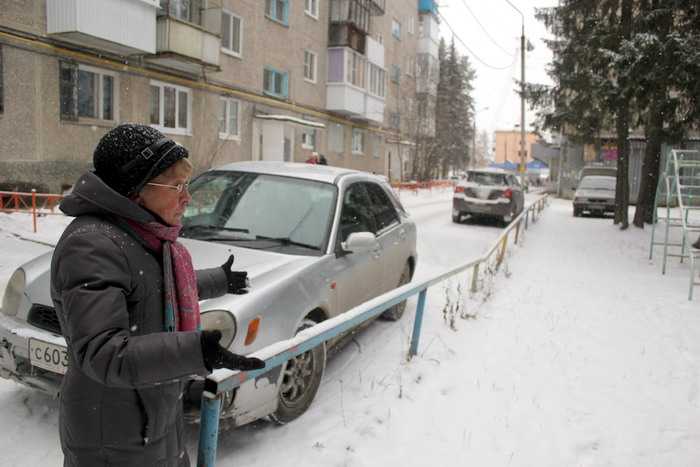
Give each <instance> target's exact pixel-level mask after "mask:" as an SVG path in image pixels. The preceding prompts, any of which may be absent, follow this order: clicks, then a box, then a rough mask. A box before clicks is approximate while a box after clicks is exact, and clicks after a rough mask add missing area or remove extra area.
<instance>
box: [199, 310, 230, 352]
mask: <svg viewBox="0 0 700 467" xmlns="http://www.w3.org/2000/svg"><path fill="white" fill-rule="evenodd" d="M201 320H202V329H206V330H208V331H213V330H215V329H216V330H219V331H221V341H220V343H221V345H222V346H223V347H228V346H229V345H231V342H233V338H234V337H236V319H235V318H234V317H233V315H232V314H231V313H230V312H229V311H227V310H211V311H205V312H203V313H202V315H201Z"/></svg>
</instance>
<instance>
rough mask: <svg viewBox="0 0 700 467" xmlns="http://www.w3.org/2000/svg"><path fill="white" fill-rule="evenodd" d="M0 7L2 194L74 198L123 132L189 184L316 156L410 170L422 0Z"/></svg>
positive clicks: (64, 0) (180, 0)
mask: <svg viewBox="0 0 700 467" xmlns="http://www.w3.org/2000/svg"><path fill="white" fill-rule="evenodd" d="M2 3H3V7H2V8H1V9H0V183H1V182H8V181H16V182H30V183H35V184H37V185H39V186H44V187H46V188H47V189H49V190H50V191H56V190H59V189H61V188H62V187H64V186H67V185H70V184H71V183H72V182H73V181H74V180H75V179H76V178H77V176H78V175H79V174H80V173H81V172H82V171H83V170H85V169H87V168H89V167H90V165H91V161H92V150H93V149H94V147H95V145H96V143H97V141H98V140H99V139H100V137H101V136H102V135H103V134H104V133H105V132H106V131H108V130H109V128H112V127H113V126H115V125H117V124H118V123H120V122H124V121H132V122H139V123H144V124H150V125H152V126H154V127H156V128H158V129H159V130H161V131H163V132H164V133H165V134H167V135H168V136H170V137H172V138H173V139H175V140H177V141H178V142H180V143H181V144H183V145H184V146H186V147H187V148H188V149H189V150H190V154H191V159H192V162H193V163H194V165H195V168H196V171H201V170H205V169H207V168H209V167H214V166H218V165H222V164H225V163H228V162H233V161H240V160H285V161H302V162H303V161H305V160H306V159H307V158H308V157H309V156H310V155H311V153H312V152H313V151H318V152H320V153H322V154H324V155H325V156H326V158H327V159H328V161H329V163H330V164H332V165H338V166H344V167H350V168H355V169H359V170H366V171H371V172H375V173H380V174H386V175H390V174H391V175H392V176H393V178H398V176H400V174H394V173H393V172H390V170H391V166H392V160H393V161H394V162H393V164H394V166H396V164H400V163H405V161H406V160H408V159H409V158H410V151H411V148H412V146H411V140H412V138H413V133H414V131H413V130H412V129H411V125H410V120H411V118H409V117H410V116H411V115H413V114H414V113H415V112H417V109H418V106H417V104H416V99H417V93H416V91H417V81H416V63H417V61H418V45H419V42H420V41H419V35H420V33H419V31H418V29H419V28H418V25H419V21H420V19H419V18H420V16H421V13H420V12H421V11H422V10H421V6H420V5H418V4H417V2H416V0H390V1H388V2H386V0H4V1H3V2H2ZM420 3H421V4H423V3H426V2H425V1H423V0H421V2H420ZM433 3H434V2H432V1H427V4H429V5H428V6H429V7H430V8H434V5H433ZM424 9H425V8H424ZM402 161H403V162H402Z"/></svg>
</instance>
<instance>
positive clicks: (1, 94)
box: [0, 45, 5, 114]
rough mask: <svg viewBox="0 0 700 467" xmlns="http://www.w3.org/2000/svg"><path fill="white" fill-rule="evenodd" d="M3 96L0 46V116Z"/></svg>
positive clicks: (0, 47)
mask: <svg viewBox="0 0 700 467" xmlns="http://www.w3.org/2000/svg"><path fill="white" fill-rule="evenodd" d="M4 102H5V99H4V96H3V71H2V45H0V114H2V113H4V112H5V106H4Z"/></svg>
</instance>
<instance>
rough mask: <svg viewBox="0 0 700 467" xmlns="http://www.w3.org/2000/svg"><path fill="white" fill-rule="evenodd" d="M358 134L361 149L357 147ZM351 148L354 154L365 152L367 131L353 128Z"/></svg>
mask: <svg viewBox="0 0 700 467" xmlns="http://www.w3.org/2000/svg"><path fill="white" fill-rule="evenodd" d="M356 136H357V137H359V142H360V145H359V149H358V148H357V147H356V145H355V143H356V139H355V138H356ZM350 150H351V151H352V153H353V154H358V155H364V154H365V132H364V130H363V129H361V128H353V129H352V137H351V140H350Z"/></svg>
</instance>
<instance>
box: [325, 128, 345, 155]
mask: <svg viewBox="0 0 700 467" xmlns="http://www.w3.org/2000/svg"><path fill="white" fill-rule="evenodd" d="M328 148H329V149H330V150H331V151H334V152H340V153H342V152H345V127H344V126H343V125H341V124H340V123H331V125H330V126H329V127H328Z"/></svg>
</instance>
